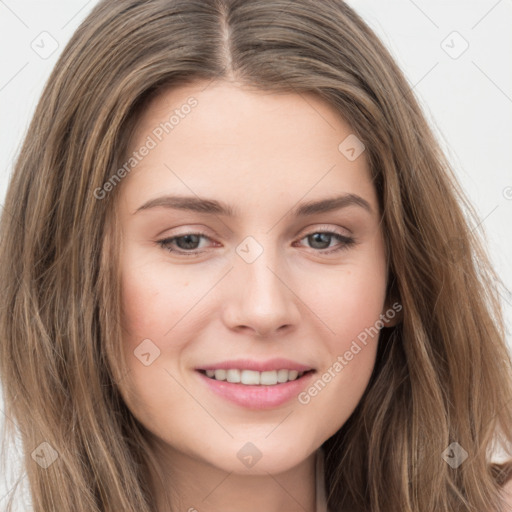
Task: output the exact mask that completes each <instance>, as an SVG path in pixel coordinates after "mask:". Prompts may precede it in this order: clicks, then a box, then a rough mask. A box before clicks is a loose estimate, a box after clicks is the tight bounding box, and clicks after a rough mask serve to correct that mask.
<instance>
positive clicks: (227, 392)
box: [195, 365, 317, 411]
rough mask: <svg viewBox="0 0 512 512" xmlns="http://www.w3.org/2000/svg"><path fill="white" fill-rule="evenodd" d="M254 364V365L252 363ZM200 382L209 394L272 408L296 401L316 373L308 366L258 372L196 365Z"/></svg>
mask: <svg viewBox="0 0 512 512" xmlns="http://www.w3.org/2000/svg"><path fill="white" fill-rule="evenodd" d="M253 367H254V365H253ZM195 373H196V374H197V375H198V377H199V379H200V381H201V382H202V385H205V387H206V389H207V390H208V392H211V393H212V397H218V398H220V399H221V400H222V401H223V402H229V403H231V404H234V405H235V406H237V407H243V408H244V409H249V410H254V411H258V410H259V411H261V410H269V409H275V408H278V407H280V406H285V405H287V404H290V402H292V401H293V400H294V399H295V400H297V399H298V396H299V394H300V393H301V392H302V391H303V390H304V389H305V388H306V386H308V385H309V384H310V383H311V381H312V379H313V376H314V375H315V374H316V373H317V372H316V370H313V369H311V368H309V369H308V368H307V367H302V368H300V369H298V370H297V369H289V368H279V369H276V370H264V371H258V370H253V369H247V368H244V367H242V368H232V367H231V368H230V367H227V368H213V367H210V368H208V369H206V368H198V369H196V370H195Z"/></svg>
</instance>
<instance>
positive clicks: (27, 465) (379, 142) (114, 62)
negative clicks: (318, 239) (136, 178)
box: [0, 0, 512, 512]
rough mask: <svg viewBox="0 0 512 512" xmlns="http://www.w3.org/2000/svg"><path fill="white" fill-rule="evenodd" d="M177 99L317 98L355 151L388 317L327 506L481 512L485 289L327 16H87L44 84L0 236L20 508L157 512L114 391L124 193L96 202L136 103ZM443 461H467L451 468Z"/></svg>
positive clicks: (494, 498)
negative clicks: (379, 225)
mask: <svg viewBox="0 0 512 512" xmlns="http://www.w3.org/2000/svg"><path fill="white" fill-rule="evenodd" d="M197 80H211V81H214V80H236V81H238V82H240V83H243V84H248V85H251V86H254V87H256V88H258V89H261V90H267V91H275V92H279V91H286V92H295V93H297V94H301V93H305V92H309V93H315V94H317V95H318V96H319V97H321V98H323V99H324V100H325V101H326V102H328V103H329V104H330V105H331V106H332V108H334V109H336V110H337V111H338V112H339V113H340V115H341V116H343V118H344V119H345V120H346V121H347V122H348V123H349V125H350V126H351V127H352V129H353V131H354V133H355V134H357V137H358V138H359V139H361V141H363V143H364V145H365V146H366V151H365V156H366V158H368V163H369V167H370V169H371V172H372V174H373V180H374V183H375V187H376V190H377V193H378V197H379V200H380V205H381V209H382V222H383V229H384V233H385V239H386V242H387V245H388V250H389V255H390V264H389V282H390V286H389V295H390V297H391V296H393V297H394V298H396V299H397V300H399V301H400V303H401V304H402V306H403V319H402V322H401V323H400V324H399V325H397V326H396V327H391V328H386V329H384V330H383V331H382V334H381V337H380V340H379V347H378V354H377V361H376V365H375V368H374V371H373V374H372V378H371V380H370V383H369V385H368V387H367V389H366V391H365V394H364V396H363V398H362V399H361V401H360V403H359V405H358V406H357V408H356V410H355V411H354V413H353V414H352V416H351V417H350V418H349V420H348V421H347V422H346V423H345V424H344V425H343V426H342V428H341V429H340V430H339V431H338V432H337V433H336V434H335V435H333V436H332V437H331V438H330V439H328V440H327V441H326V442H325V443H324V445H323V447H324V448H325V453H326V464H325V469H326V472H325V478H326V487H327V496H328V504H329V508H330V509H331V510H332V511H336V512H338V511H341V510H344V511H345V510H350V511H370V510H371V511H372V512H389V511H398V510H400V511H403V512H406V511H409V512H413V511H414V512H427V511H434V510H435V511H436V512H441V511H446V512H448V511H449V512H453V511H467V512H469V511H474V510H480V511H484V510H485V511H490V510H493V511H494V510H500V501H499V494H498V493H499V489H500V485H502V483H503V481H504V480H505V476H506V474H507V471H508V470H510V466H511V464H510V463H509V464H508V465H507V464H504V465H501V466H499V465H497V464H491V462H492V454H493V452H494V450H495V449H496V448H498V447H499V446H501V447H502V449H504V450H506V453H507V455H510V450H511V445H512V433H511V431H510V426H511V425H512V411H511V407H510V404H511V402H510V401H511V400H512V377H511V373H512V372H511V368H512V362H511V359H510V355H509V353H508V352H507V348H506V345H505V341H504V339H505V337H504V327H503V322H502V319H501V318H502V317H501V310H500V302H499V296H498V290H499V289H498V282H499V281H498V279H497V276H495V275H494V273H493V271H492V269H491V267H490V265H489V262H488V259H487V256H486V254H485V252H484V250H483V249H482V246H481V244H480V242H479V240H478V239H477V237H476V230H473V229H472V227H471V222H475V221H472V220H471V219H476V217H475V216H474V213H473V210H472V209H471V207H470V205H469V204H468V203H467V201H466V200H465V198H464V195H463V194H462V192H461V190H460V189H459V188H458V186H457V185H456V181H455V178H454V176H453V173H452V171H451V168H450V164H449V162H448V161H447V159H446V158H445V156H444V155H443V153H442V152H441V150H440V148H439V145H438V143H437V141H436V140H435V138H434V136H433V134H432V132H431V129H430V127H429V126H428V124H427V123H426V121H425V118H424V115H423V113H422V111H421V109H420V107H419V106H418V103H417V101H416V99H415V97H414V95H413V93H412V91H411V87H410V86H409V84H408V83H407V81H406V79H405V78H404V76H403V74H402V72H401V71H400V70H399V68H398V67H397V65H396V64H395V62H394V61H393V59H392V58H391V56H390V54H389V53H388V51H387V50H386V49H385V47H384V46H383V45H382V43H381V42H380V41H379V40H378V38H377V37H376V35H375V34H374V33H373V32H372V31H371V30H370V28H369V27H368V26H367V25H366V24H365V23H364V22H363V21H362V19H361V18H360V17H359V16H358V15H357V14H356V13H355V12H354V11H353V10H352V9H351V8H350V7H348V6H347V5H346V4H345V3H343V2H342V1H341V0H322V1H319V0H314V1H313V0H293V1H288V0H251V1H247V0H165V1H164V0H148V1H141V0H115V1H114V0H103V1H101V2H100V3H99V4H98V5H97V6H96V7H95V8H94V9H93V11H92V12H91V14H90V15H89V16H88V17H87V18H86V20H85V21H84V22H83V23H82V24H81V26H80V27H79V28H78V30H77V31H76V33H75V34H74V35H73V37H72V39H71V41H70V42H69V43H68V45H67V46H66V48H65V49H64V51H63V53H62V55H61V57H60V58H59V60H58V62H57V65H56V66H55V69H54V70H53V73H52V75H51V76H50V78H49V81H48V83H47V85H46V87H45V89H44V92H43V94H42V97H41V99H40V101H39V104H38V106H37V110H36V112H35V115H34V118H33V120H32V123H31V125H30V127H29V130H28V133H27V136H26V139H25V141H24V144H23V146H22V148H21V151H20V154H19V157H18V159H17V162H16V165H15V169H14V173H13V176H12V179H11V182H10V185H9V189H8V192H7V196H6V200H5V205H4V211H3V213H2V218H1V243H0V282H1V283H2V288H3V290H2V306H1V308H0V340H1V341H0V342H1V366H0V370H1V379H2V384H3V392H4V400H5V412H6V415H7V417H8V418H10V419H11V420H12V421H13V422H15V423H16V425H17V426H18V428H19V431H20V436H21V440H22V446H23V453H24V459H23V467H24V470H25V471H26V474H27V477H28V482H29V486H30V495H31V499H32V503H33V508H34V511H35V512H43V511H44V512H47V511H49V510H73V511H76V512H79V511H84V512H95V511H96V512H99V511H109V512H119V511H125V512H130V511H132V512H135V511H137V512H150V511H154V510H155V504H154V501H153V496H152V493H151V482H149V481H148V478H147V474H148V471H147V469H148V467H149V465H150V464H153V465H154V464H155V460H154V458H153V457H152V455H151V453H150V450H149V447H148V445H147V443H146V441H145V439H146V437H145V432H144V429H143V427H142V426H141V425H140V424H139V423H138V422H137V421H136V419H135V418H134V417H133V416H132V415H131V413H130V411H129V410H128V409H127V407H126V405H125V404H124V402H123V400H122V399H121V396H120V393H119V391H118V388H117V384H118V383H119V382H120V380H121V379H123V378H124V377H125V376H126V370H125V365H124V361H123V354H122V350H121V339H122V336H121V334H122V331H121V317H120V307H119V306H120V293H119V292H120V290H119V275H118V265H117V263H116V261H117V257H118V253H117V251H116V244H117V242H118V240H117V238H116V237H117V234H118V229H117V227H116V217H115V205H116V198H117V196H118V194H119V191H120V190H121V188H122V182H121V183H119V184H117V186H113V187H112V190H110V191H109V193H108V194H104V195H102V197H99V194H98V190H99V189H102V187H103V186H104V184H105V183H106V182H107V181H109V180H110V179H111V178H112V176H114V175H115V174H116V171H117V170H118V169H119V166H121V165H122V163H123V161H124V158H125V153H126V151H127V148H128V143H129V139H130V134H131V133H132V132H133V129H134V126H135V124H136V122H137V119H138V117H139V115H140V112H141V109H142V108H143V106H144V105H145V104H146V103H147V102H148V101H150V99H151V98H153V97H154V95H155V94H157V93H158V91H160V90H162V88H164V87H165V88H168V87H173V86H176V85H177V84H184V83H189V82H192V81H197ZM198 108H200V107H198ZM95 191H96V193H95ZM6 429H7V433H8V434H10V435H11V436H13V433H14V429H13V426H12V424H11V423H10V422H6ZM45 443H46V444H45ZM452 443H457V445H452ZM450 446H451V447H452V448H451V449H452V450H453V449H454V446H455V448H456V449H459V450H460V448H462V449H463V450H464V451H465V453H467V459H466V460H464V461H463V462H462V463H461V464H460V465H458V466H457V467H453V466H451V465H450V464H448V463H447V462H446V461H445V459H444V458H443V454H444V453H445V450H446V449H447V448H449V447H450ZM459 446H460V448H459ZM37 457H42V458H43V459H44V460H46V464H45V465H46V466H47V467H42V466H41V464H37V463H36V462H37V461H36V459H37ZM55 457H56V458H55ZM9 510H11V508H10V504H9Z"/></svg>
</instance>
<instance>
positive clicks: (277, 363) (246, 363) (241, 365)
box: [196, 358, 313, 372]
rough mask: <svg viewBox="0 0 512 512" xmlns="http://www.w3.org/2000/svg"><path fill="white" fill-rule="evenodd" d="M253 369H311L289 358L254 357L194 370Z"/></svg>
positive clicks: (302, 370)
mask: <svg viewBox="0 0 512 512" xmlns="http://www.w3.org/2000/svg"><path fill="white" fill-rule="evenodd" d="M231 369H239V370H254V371H257V372H266V371H272V370H284V369H286V370H297V371H298V372H306V371H309V370H313V368H312V367H311V366H308V365H306V364H301V363H297V362H296V361H292V360H291V359H283V358H276V359H267V360H266V361H255V360H254V359H231V360H229V361H220V362H218V363H213V364H207V365H204V366H200V367H197V368H196V370H231Z"/></svg>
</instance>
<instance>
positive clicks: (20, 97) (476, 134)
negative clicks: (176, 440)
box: [0, 0, 512, 510]
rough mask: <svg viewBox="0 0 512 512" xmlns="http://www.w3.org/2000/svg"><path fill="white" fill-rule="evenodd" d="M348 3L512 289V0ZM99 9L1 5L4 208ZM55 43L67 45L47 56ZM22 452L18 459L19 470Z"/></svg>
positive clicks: (3, 486) (79, 0) (18, 2)
mask: <svg viewBox="0 0 512 512" xmlns="http://www.w3.org/2000/svg"><path fill="white" fill-rule="evenodd" d="M319 1H320V0H319ZM348 3H349V4H350V5H351V6H353V7H354V8H355V9H356V11H357V12H358V13H359V14H361V15H362V17H363V18H364V19H365V20H366V21H367V23H368V24H369V25H370V26H371V27H372V28H373V29H374V30H375V31H376V32H377V34H378V35H379V36H380V37H381V39H382V40H383V42H384V44H385V45H386V46H387V47H388V48H389V49H390V51H391V53H392V54H393V56H394V57H395V59H396V60H397V62H398V64H399V65H400V67H401V68H402V69H403V71H404V72H405V74H406V76H407V78H408V80H409V82H410V84H411V87H413V88H414V91H415V93H416V95H417V97H418V98H419V99H420V101H421V104H422V106H423V108H424V111H425V113H426V115H427V117H428V119H429V121H430V123H431V125H432V126H433V127H434V129H435V132H436V134H437V136H438V138H439V140H440V141H441V143H442V146H443V148H444V149H445V151H446V153H447V154H448V157H449V159H450V161H451V162H452V164H453V166H454V168H455V170H456V172H457V175H458V177H459V180H460V182H461V183H462V187H463V189H464V190H465V191H466V193H467V194H468V196H469V198H470V200H471V201H472V202H473V204H474V205H475V206H476V209H477V212H478V214H479V216H480V220H481V223H480V225H479V226H478V227H475V229H477V230H478V231H479V232H482V233H484V234H485V235H486V236H487V239H488V247H489V251H490V253H491V258H492V261H493V262H494V264H495V267H496V269H497V271H498V273H499V275H500V276H501V278H502V280H503V282H504V283H505V285H506V287H507V288H508V289H509V290H510V289H512V265H511V262H512V237H511V226H512V151H511V147H512V59H511V58H510V56H511V55H512V0H478V1H468V0H457V1H455V0H428V1H427V0H414V1H413V0H391V1H383V0H380V1H379V0H350V1H349V2H348ZM95 4H96V0H91V1H89V2H87V1H85V0H66V1H64V0H60V1H57V0H53V1H34V0H32V1H25V0H0V44H1V49H2V52H1V55H0V59H1V60H0V64H1V65H0V115H1V117H0V205H1V204H2V203H3V199H4V195H5V191H6V188H7V183H8V180H9V175H10V173H11V171H12V163H13V159H14V157H15V155H16V153H17V151H18V149H19V146H20V143H21V140H22V138H23V135H24V134H25V132H26V129H27V126H28V123H29V121H30V118H31V115H32V113H33V111H34V109H35V106H36V103H37V101H38V98H39V95H40V94H41V92H42V88H43V85H44V82H45V80H46V79H47V77H48V76H49V74H50V71H51V69H52V67H53V66H54V64H55V62H56V60H57V57H58V55H59V54H60V52H61V51H62V49H63V48H64V46H65V44H66V43H67V41H68V40H69V38H70V37H71V34H72V33H73V31H74V30H75V29H76V28H77V26H78V25H79V23H80V22H81V21H82V20H83V19H84V18H85V16H86V15H87V14H88V12H89V11H90V10H91V9H92V7H93V6H94V5H95ZM43 32H46V33H47V34H43V35H41V34H42V33H43ZM453 32H456V33H457V34H453ZM53 40H55V43H54V42H53ZM52 44H55V45H58V47H57V48H56V50H55V51H54V53H53V54H51V55H50V56H47V55H45V54H44V52H45V51H46V52H49V51H50V50H51V49H52ZM466 45H469V46H468V48H467V49H466V50H465V51H464V52H463V53H461V52H462V50H463V49H464V48H465V46H466ZM36 49H37V51H38V52H39V53H40V54H43V55H42V56H41V55H39V54H38V53H37V52H36V51H35V50H36ZM459 53H460V55H459ZM43 57H44V58H43ZM455 57H456V58H455ZM0 286H1V284H0ZM502 299H503V306H504V311H505V314H506V319H507V325H508V332H509V335H508V343H509V346H511V347H512V341H511V336H510V326H511V325H512V295H511V294H510V292H508V293H507V292H503V294H502ZM1 406H2V403H1V402H0V407H1ZM3 420H5V418H4V417H3V415H2V414H1V413H0V422H1V421H3ZM15 455H16V454H15V453H14V451H12V453H11V452H10V453H9V456H10V457H11V458H12V459H13V466H14V459H15ZM12 482H13V480H12V479H11V477H10V476H9V475H8V476H6V477H5V478H4V479H1V481H0V510H3V509H4V507H5V504H6V502H7V500H6V499H5V498H4V496H5V494H6V492H7V490H8V489H9V488H10V486H11V485H12ZM21 510H25V508H24V507H22V508H21Z"/></svg>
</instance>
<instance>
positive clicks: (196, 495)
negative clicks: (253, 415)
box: [151, 445, 316, 512]
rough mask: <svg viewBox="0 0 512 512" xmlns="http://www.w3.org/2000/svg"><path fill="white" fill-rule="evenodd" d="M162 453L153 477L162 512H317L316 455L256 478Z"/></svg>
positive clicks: (157, 451)
mask: <svg viewBox="0 0 512 512" xmlns="http://www.w3.org/2000/svg"><path fill="white" fill-rule="evenodd" d="M155 448H156V447H155ZM162 448H163V447H162V446H159V447H158V449H155V451H154V453H155V454H162V453H165V456H162V455H158V456H157V460H158V462H159V465H160V466H161V468H162V469H161V471H159V474H158V475H154V474H152V478H151V480H152V486H153V489H154V492H155V496H156V502H157V510H158V512H171V511H175V510H182V511H187V512H197V511H201V512H240V510H243V511H244V512H261V511H262V510H265V512H281V511H282V510H286V511H287V512H305V511H306V512H316V452H313V453H312V454H311V455H310V456H309V457H308V458H307V459H305V460H304V461H302V462H301V463H300V464H299V465H297V466H294V467H292V468H290V469H288V470H286V471H283V472H281V473H276V474H270V473H268V472H264V473H263V474H255V473H254V471H253V470H250V469H248V470H243V467H242V470H240V471H239V470H238V467H237V469H236V470H233V471H231V472H228V471H224V470H222V469H220V468H217V467H215V466H213V465H211V464H209V463H208V462H207V461H205V460H202V459H200V458H197V457H195V456H190V455H188V454H184V453H182V452H179V451H177V450H175V449H173V448H171V447H169V446H168V445H166V446H165V447H164V451H162Z"/></svg>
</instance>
